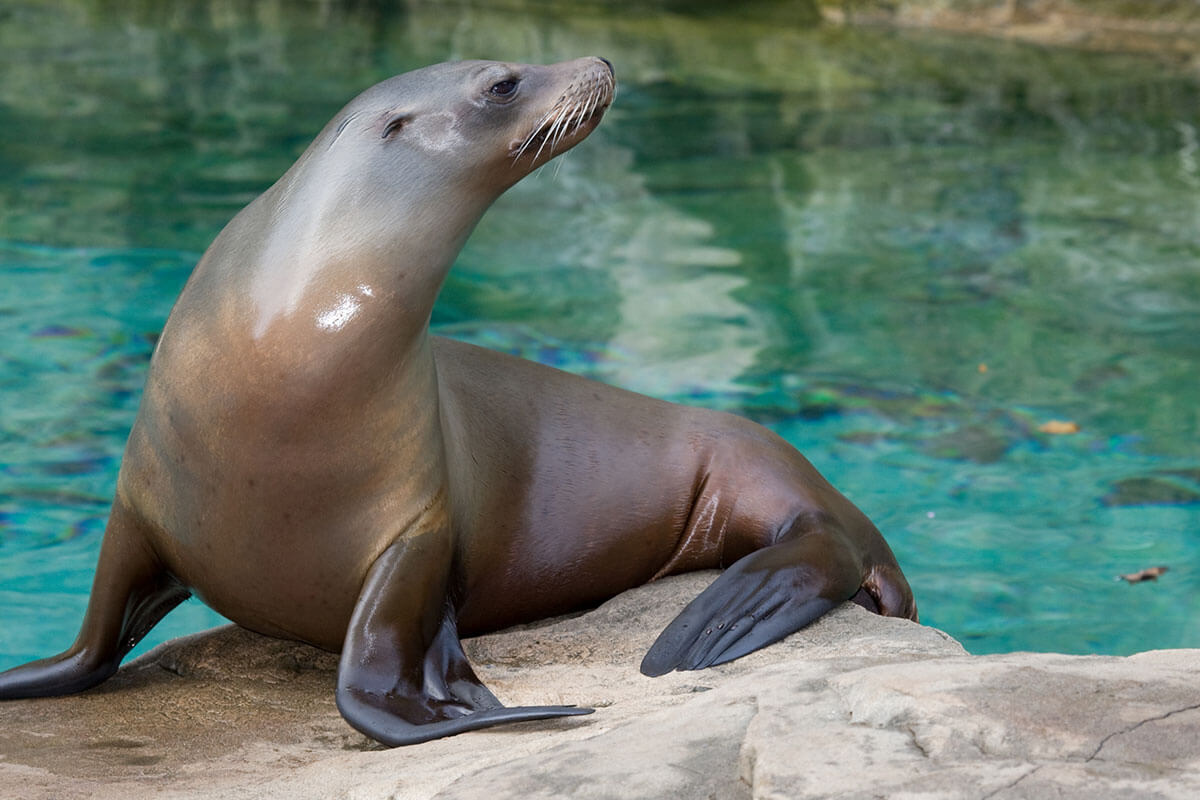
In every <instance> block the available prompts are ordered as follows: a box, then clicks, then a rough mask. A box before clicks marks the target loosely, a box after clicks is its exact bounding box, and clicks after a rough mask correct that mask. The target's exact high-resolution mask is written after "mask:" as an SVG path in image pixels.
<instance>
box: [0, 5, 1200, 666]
mask: <svg viewBox="0 0 1200 800" xmlns="http://www.w3.org/2000/svg"><path fill="white" fill-rule="evenodd" d="M102 5H103V4H100V3H97V4H95V7H96V8H97V9H101V6H102ZM534 5H535V6H536V9H537V10H538V13H536V14H532V13H525V12H522V11H520V10H517V11H513V10H509V11H508V12H505V13H501V12H489V11H487V10H486V8H474V9H467V10H462V11H461V12H455V13H454V14H450V15H449V16H447V12H445V10H444V9H443V10H442V11H441V12H440V13H435V11H436V10H430V9H426V8H425V7H424V6H423V5H421V4H419V3H418V4H412V5H411V8H410V9H409V10H408V11H407V12H405V13H404V14H399V15H397V16H394V17H391V16H386V15H379V14H377V13H368V12H361V13H359V12H346V13H343V14H338V13H336V12H331V11H329V8H328V6H327V5H326V4H320V5H313V6H304V5H301V6H297V7H295V8H294V9H293V10H292V11H291V13H284V11H282V10H281V9H282V6H281V5H280V6H277V5H276V4H273V3H263V4H260V5H258V6H257V8H258V9H259V11H258V12H250V11H244V12H241V14H240V15H239V13H234V12H230V11H229V10H228V8H227V7H225V6H222V8H225V11H224V12H221V13H218V12H216V11H212V12H209V11H205V10H204V9H206V8H207V5H206V4H204V3H199V4H196V5H195V7H194V8H193V11H192V12H190V13H183V12H178V11H174V12H167V11H164V10H162V8H161V7H158V6H151V7H148V8H147V9H145V10H143V11H142V12H140V13H139V14H134V15H131V16H130V18H129V19H119V20H113V19H111V14H110V13H108V12H104V11H103V10H102V9H101V10H97V11H91V10H89V9H91V5H90V4H89V3H86V2H80V3H64V4H63V8H64V9H67V11H61V10H56V9H55V8H54V7H53V5H52V4H47V3H39V4H35V5H31V6H29V7H23V6H20V5H17V6H14V7H13V9H12V10H9V11H6V12H5V14H4V15H0V69H3V70H4V76H5V80H3V81H0V129H2V130H3V131H4V133H3V135H2V137H0V203H3V206H2V208H3V219H2V220H0V335H2V336H3V342H4V347H3V349H2V350H0V448H2V450H0V667H5V666H10V665H12V664H15V663H18V662H20V661H23V660H26V659H30V658H34V657H38V656H44V655H49V654H51V653H54V652H57V651H59V650H61V649H62V648H63V647H65V646H66V645H67V644H68V643H69V642H70V640H71V639H72V637H73V636H74V633H75V631H76V629H77V626H78V623H79V621H80V619H81V617H82V614H83V609H84V607H85V604H86V597H87V591H88V588H89V586H90V581H91V574H92V569H93V566H94V562H95V558H96V554H97V551H98V547H99V542H100V537H101V533H102V531H103V527H104V520H105V517H106V515H107V512H108V503H109V501H110V498H111V494H112V490H113V484H114V482H115V477H116V472H117V468H118V466H119V463H120V457H121V452H122V449H123V445H124V440H125V437H126V435H127V434H128V430H129V426H130V424H131V423H132V419H133V415H134V413H135V411H136V408H137V404H138V399H139V396H140V392H141V386H142V383H143V381H144V378H145V370H146V366H147V362H148V359H149V355H150V352H151V350H152V348H153V343H154V341H155V337H156V335H157V332H158V331H159V330H160V329H161V327H162V323H163V320H164V319H165V317H166V315H167V313H168V311H169V310H170V306H171V303H172V302H173V299H174V297H175V295H176V294H177V292H178V291H179V289H180V287H181V286H182V284H183V282H184V280H185V279H186V277H187V275H188V272H189V270H190V269H191V267H192V265H193V264H194V263H195V261H196V259H197V258H198V256H199V253H200V252H201V251H202V250H203V248H204V247H205V245H206V244H207V242H208V241H209V240H211V238H212V237H213V236H214V235H215V234H216V232H217V231H218V230H219V229H220V227H221V225H222V224H224V222H225V221H226V220H227V219H228V218H229V217H230V216H232V214H233V213H235V212H236V210H237V209H238V208H240V207H241V206H242V205H244V204H245V203H246V202H248V201H249V200H250V199H251V198H253V197H254V195H255V194H257V193H258V192H259V191H261V190H262V189H263V188H265V187H266V186H267V185H269V183H270V182H271V181H272V180H274V178H275V177H277V176H278V175H279V174H280V173H281V172H282V171H283V170H284V169H285V168H286V167H287V165H288V164H289V163H290V162H291V161H292V159H293V158H294V157H295V156H296V155H297V154H298V152H299V151H300V149H302V148H303V146H304V145H305V144H306V143H307V141H308V139H309V138H311V136H312V135H313V134H314V133H315V132H316V131H317V130H318V129H319V128H320V127H321V125H322V124H323V123H324V121H325V120H326V119H327V118H328V117H329V116H331V115H332V114H333V113H334V112H335V111H336V110H337V108H339V107H340V105H341V104H342V103H344V102H345V101H346V100H348V99H349V98H350V97H351V96H353V94H354V93H356V92H357V91H358V90H359V89H361V88H363V87H365V86H367V85H369V84H370V83H372V82H374V81H376V80H378V79H381V78H383V77H386V76H387V75H389V74H392V73H394V72H398V71H403V70H405V69H408V68H412V67H415V66H419V65H420V64H423V63H429V62H434V61H439V60H445V59H448V58H457V57H467V56H483V57H505V58H510V59H512V60H531V61H551V60H557V59H560V58H567V57H574V56H576V55H580V54H587V53H600V54H603V55H606V56H608V57H609V58H610V59H611V60H613V61H614V62H615V63H616V65H617V70H618V75H619V76H620V77H621V79H622V80H621V89H620V95H619V97H618V100H617V103H616V105H615V107H614V109H613V111H612V112H611V114H610V117H609V119H607V120H606V121H605V123H604V125H603V126H601V128H600V130H599V131H597V133H596V134H594V135H593V136H592V138H591V139H590V140H589V141H588V142H586V143H585V144H584V145H583V146H581V147H580V148H578V149H577V150H576V151H574V152H572V153H571V154H570V155H569V156H568V157H567V158H566V159H565V160H564V161H563V163H562V164H561V165H557V166H551V167H549V168H547V169H544V170H543V171H542V172H540V173H538V174H537V175H535V176H533V177H532V178H530V179H528V180H527V181H526V182H524V183H523V184H521V185H520V186H518V187H517V188H516V189H515V190H513V191H512V192H510V194H509V195H508V196H506V197H505V198H504V199H502V201H501V203H500V204H498V205H497V206H496V207H495V208H494V209H493V210H492V211H491V212H490V214H489V216H488V217H487V218H486V219H485V221H484V223H483V224H482V225H481V226H480V228H479V229H478V231H477V232H476V235H475V236H474V238H473V239H472V241H471V242H470V244H469V245H468V247H467V249H466V251H465V252H464V253H463V255H462V257H461V259H460V262H459V264H458V265H457V266H456V268H455V271H454V272H453V274H452V275H451V278H450V280H449V282H448V284H447V287H446V289H445V290H444V292H443V295H442V297H441V300H440V301H439V305H438V308H437V310H436V313H435V320H434V321H435V326H436V328H437V329H438V330H439V331H440V332H441V333H443V334H446V335H450V336H456V337H460V338H464V339H467V340H470V341H474V342H477V343H480V344H484V345H487V346H489V347H493V348H496V349H499V350H505V351H508V352H512V353H516V354H519V355H523V356H525V357H528V358H534V359H537V360H540V361H543V362H546V363H550V364H553V365H555V366H559V367H562V368H565V369H569V370H572V371H575V372H579V373H581V374H584V375H588V376H591V377H595V378H598V379H601V380H605V381H610V382H613V383H617V384H619V385H622V386H626V387H629V388H633V389H636V390H639V391H643V392H647V393H650V394H654V395H657V396H661V397H666V398H669V399H673V400H677V401H679V402H684V403H694V404H701V405H706V406H713V407H719V408H723V409H728V410H731V411H735V412H738V413H742V414H746V415H748V416H751V417H753V418H755V419H757V420H759V421H761V422H763V423H764V424H767V425H769V426H770V427H772V428H773V429H775V430H776V431H778V432H779V433H781V434H782V435H784V436H785V437H787V438H788V439H789V440H790V441H791V442H793V443H794V444H795V445H796V446H797V447H799V448H800V449H801V450H802V451H804V452H805V453H806V454H807V455H808V457H809V458H810V459H811V460H812V461H813V462H814V463H815V464H816V465H817V466H818V467H819V468H820V469H821V470H822V471H823V472H824V473H825V474H826V475H827V476H828V477H829V478H830V479H831V480H832V481H833V482H834V483H835V484H836V485H837V486H839V487H840V488H841V489H842V491H844V492H845V493H846V494H847V495H848V496H849V497H850V498H851V499H853V500H854V501H855V502H856V503H858V504H859V505H860V506H861V507H862V508H863V509H864V510H865V511H867V513H868V514H869V515H870V516H871V517H872V518H873V519H874V520H875V521H876V523H877V524H878V525H879V527H880V528H881V529H882V530H883V531H884V533H885V535H886V536H887V538H888V539H889V541H890V542H891V543H892V546H893V548H894V549H895V551H896V553H897V556H898V557H899V559H900V561H901V563H902V564H903V566H904V568H905V571H906V573H907V574H908V576H909V579H910V581H911V582H912V584H913V587H914V589H915V590H916V593H917V596H918V600H919V603H920V607H921V611H922V617H923V620H924V621H925V622H927V623H929V624H932V625H936V626H938V627H940V628H943V629H945V630H946V631H948V632H949V633H951V634H952V635H953V636H955V637H957V638H958V639H960V640H961V641H962V642H963V643H964V644H965V645H966V646H967V647H968V649H970V650H971V651H973V652H977V653H983V652H996V651H1007V650H1014V649H1033V650H1058V651H1065V652H1090V653H1129V652H1133V651H1137V650H1143V649H1149V648H1164V647H1198V646H1200V622H1197V619H1196V614H1195V611H1196V600H1195V598H1196V597H1197V596H1200V595H1198V589H1200V571H1198V570H1197V568H1196V564H1197V559H1198V557H1200V448H1198V445H1200V411H1198V408H1200V403H1198V400H1200V397H1198V395H1200V381H1198V379H1197V373H1198V370H1200V171H1198V168H1197V161H1198V159H1200V153H1198V152H1197V134H1198V129H1200V81H1198V80H1197V77H1196V76H1195V74H1194V73H1192V74H1188V73H1185V72H1179V71H1176V70H1174V69H1173V68H1172V67H1171V66H1170V65H1163V64H1159V63H1155V62H1148V61H1144V60H1137V59H1131V58H1125V57H1119V56H1095V55H1085V54H1078V53H1069V52H1049V51H1042V50H1037V49H1032V48H1024V47H1019V46H1015V45H1005V44H996V43H990V42H980V41H975V40H970V39H954V38H945V37H936V36H927V35H917V34H905V35H897V34H890V33H887V32H880V31H857V32H855V31H837V30H808V29H805V28H803V27H802V26H801V25H800V24H799V23H793V22H791V21H789V20H787V19H785V18H781V17H779V16H776V17H773V18H772V19H769V20H761V19H756V18H755V17H753V16H752V15H741V16H725V17H722V16H719V15H716V14H710V15H708V16H704V17H696V18H689V17H681V16H672V17H667V16H663V15H661V14H659V13H658V12H655V11H653V10H652V9H651V10H646V11H643V12H638V13H639V14H640V15H641V16H633V17H631V16H630V15H629V14H628V13H625V14H620V15H618V14H616V13H615V12H608V11H606V10H605V9H604V8H602V7H591V6H582V8H583V9H585V10H584V11H582V12H580V11H578V10H575V11H572V12H571V13H569V14H568V13H567V12H565V11H560V10H559V6H558V5H556V4H554V3H539V4H534ZM213 7H214V8H216V7H217V4H214V6H213ZM516 7H517V8H518V9H520V8H521V4H516ZM531 7H532V6H531ZM189 8H191V6H189ZM289 8H292V7H291V6H289ZM264 9H265V10H264ZM297 9H298V10H297ZM728 13H732V12H728ZM535 19H536V21H532V20H535ZM1050 420H1060V421H1064V422H1070V423H1075V424H1076V425H1078V426H1079V432H1078V433H1074V434H1058V435H1056V434H1050V433H1044V432H1042V431H1041V430H1040V429H1039V428H1040V426H1042V425H1043V424H1044V423H1046V422H1048V421H1050ZM1156 565H1167V566H1169V567H1170V571H1169V572H1168V573H1166V574H1165V575H1164V576H1163V577H1162V578H1161V579H1160V580H1159V581H1158V582H1157V583H1145V584H1139V585H1128V584H1126V583H1124V582H1121V581H1118V580H1116V578H1115V576H1116V575H1117V574H1118V573H1124V572H1132V571H1135V570H1138V569H1141V568H1144V567H1148V566H1156ZM219 621H220V619H219V618H218V617H217V616H216V615H215V614H213V613H212V612H210V611H208V610H207V609H205V608H204V607H203V606H202V605H200V604H199V603H198V602H195V601H191V602H189V603H187V604H185V605H184V606H183V607H181V608H180V609H178V610H176V611H175V612H173V613H172V614H171V615H170V617H168V619H167V621H165V622H164V623H163V624H162V625H160V627H159V628H158V629H156V630H155V631H154V632H153V634H152V635H151V637H150V638H149V640H148V643H147V645H143V649H144V647H146V646H148V645H149V644H153V643H157V642H159V641H162V640H163V639H165V638H168V637H170V636H175V635H179V634H181V633H185V632H190V631H194V630H198V629H201V628H203V627H206V626H209V625H212V624H217V623H218V622H219Z"/></svg>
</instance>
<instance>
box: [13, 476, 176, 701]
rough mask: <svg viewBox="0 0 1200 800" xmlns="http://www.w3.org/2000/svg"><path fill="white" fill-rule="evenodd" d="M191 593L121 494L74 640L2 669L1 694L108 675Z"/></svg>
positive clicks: (72, 687) (68, 687)
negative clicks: (166, 565) (61, 648)
mask: <svg viewBox="0 0 1200 800" xmlns="http://www.w3.org/2000/svg"><path fill="white" fill-rule="evenodd" d="M189 595H190V593H189V592H188V590H187V589H185V588H184V587H183V586H182V585H181V584H180V583H179V582H178V581H177V580H176V579H175V578H174V577H173V576H171V575H170V574H169V573H168V572H167V571H166V570H165V569H164V568H163V566H162V563H161V562H160V561H159V559H158V556H157V555H156V554H155V553H154V551H153V549H152V548H151V547H150V545H149V543H148V542H147V540H146V537H145V536H144V535H143V532H142V531H141V530H140V528H139V526H138V523H137V522H135V518H134V516H133V514H131V513H130V512H129V511H127V510H126V508H125V506H124V504H123V503H122V502H121V500H120V499H119V498H118V499H117V501H116V502H114V503H113V509H112V513H111V514H110V515H109V518H108V526H107V527H106V528H105V530H104V541H103V543H102V544H101V545H100V560H99V562H98V564H97V566H96V577H95V579H94V580H93V582H92V593H91V596H90V597H89V599H88V608H87V614H86V615H85V616H84V618H83V625H82V626H81V628H80V630H79V635H78V636H77V637H76V638H75V643H74V644H72V645H71V647H70V648H69V649H67V650H64V651H63V652H61V653H59V654H58V655H56V656H51V657H50V658H43V659H41V660H39V661H32V662H30V663H28V664H22V665H21V666H19V667H13V668H12V669H10V670H7V671H5V672H3V673H0V700H16V699H18V698H24V697H55V696H58V695H64V694H74V693H75V692H82V691H83V690H84V689H90V688H91V687H93V686H95V685H96V684H98V683H100V682H102V681H104V680H106V679H107V678H110V677H111V676H112V675H113V673H115V672H116V671H117V667H118V666H120V664H121V659H122V658H124V657H125V656H126V654H127V653H129V651H130V650H132V649H133V648H134V646H135V645H136V644H137V643H138V642H139V641H141V639H142V637H143V636H145V635H146V634H147V633H149V632H150V629H151V628H153V627H154V626H155V625H156V624H158V621H159V620H161V619H162V618H163V617H164V616H166V614H167V612H169V611H170V610H171V609H173V608H175V606H177V605H179V604H180V603H182V602H183V601H184V600H186V599H187V598H188V597H189Z"/></svg>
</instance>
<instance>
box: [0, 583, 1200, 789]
mask: <svg viewBox="0 0 1200 800" xmlns="http://www.w3.org/2000/svg"><path fill="white" fill-rule="evenodd" d="M713 576H714V573H694V574H691V575H684V576H679V577H675V578H669V579H666V580H662V581H659V582H657V583H654V584H651V585H649V586H644V587H641V588H638V589H634V590H632V591H630V592H627V593H625V594H623V595H621V596H619V597H617V598H615V599H613V600H611V601H610V602H608V603H606V604H604V605H603V606H601V607H600V608H598V609H596V610H594V611H591V612H589V613H586V614H582V615H578V616H574V617H567V618H559V619H555V620H550V621H547V622H544V623H540V624H537V625H530V626H526V627H523V628H517V629H512V630H509V631H504V632H501V633H498V634H493V635H489V636H483V637H479V638H476V639H473V640H470V641H468V642H467V650H468V653H469V655H470V656H471V658H472V660H473V661H474V663H475V664H476V665H477V667H478V671H479V673H480V674H481V676H482V677H483V679H484V680H485V681H486V682H487V683H488V684H489V685H490V686H491V687H492V688H493V690H494V691H495V692H496V693H497V694H498V695H499V696H500V698H501V699H502V700H504V701H506V702H508V703H513V704H520V703H563V702H566V703H579V704H585V705H591V706H594V707H595V708H596V713H595V714H593V715H591V716H588V717H576V718H571V719H560V720H552V721H545V722H532V723H522V724H518V725H510V726H507V727H500V728H492V729H489V730H484V731H477V732H473V733H468V734H464V735H461V736H456V737H452V738H450V739H443V740H439V741H435V742H429V743H427V744H423V745H418V746H415V747H407V748H399V749H395V750H387V749H384V748H382V747H380V746H378V745H376V744H375V743H373V742H371V741H369V740H367V739H366V738H365V737H363V736H361V735H359V734H358V733H356V732H355V731H353V730H352V729H350V728H349V727H348V726H347V725H346V724H345V723H344V722H343V721H342V720H341V718H340V717H339V716H338V713H337V710H336V708H335V707H334V702H333V687H334V679H335V670H336V666H337V659H336V657H335V656H333V655H331V654H328V653H323V652H320V651H318V650H314V649H313V648H310V647H307V646H304V645H299V644H294V643H290V642H283V641H279V640H274V639H267V638H264V637H261V636H257V635H255V634H252V633H248V632H246V631H243V630H240V629H238V628H235V627H232V626H231V627H226V628H220V629H217V630H215V631H211V632H207V633H203V634H199V635H196V636H192V637H188V638H185V639H179V640H176V641H173V642H169V643H167V644H166V645H163V646H162V647H159V648H158V649H156V650H154V651H153V652H151V653H149V654H147V655H145V656H143V657H142V658H139V659H137V660H136V661H134V662H132V663H130V664H129V665H127V666H126V667H125V668H123V669H122V670H121V672H120V673H119V674H118V675H117V676H116V677H115V678H113V679H112V680H110V681H109V682H108V683H106V684H104V685H103V686H101V687H100V688H98V689H96V690H93V691H91V692H87V693H85V694H82V695H77V696H75V697H67V698H52V699H47V700H30V701H12V702H8V703H4V704H0V787H4V791H3V792H0V794H3V795H4V796H5V797H8V796H10V795H12V796H15V797H20V798H29V800H39V799H40V798H56V800H58V799H61V798H68V799H69V798H77V797H78V798H85V797H86V798H98V800H106V799H108V798H111V799H113V800H117V799H119V800H134V799H135V798H142V797H155V798H159V797H166V798H191V797H197V798H200V797H203V798H217V799H218V800H219V799H220V798H239V799H241V798H251V799H254V798H277V797H288V798H300V799H303V798H329V797H339V798H353V799H355V800H371V799H373V798H398V799H399V800H409V799H410V798H411V799H413V800H415V799H416V798H433V797H438V798H456V799H457V798H463V799H464V800H467V799H469V798H486V800H501V799H502V798H508V797H513V798H516V797H528V798H551V797H553V798H560V797H574V798H608V797H623V798H658V797H687V798H703V797H712V798H772V799H775V798H804V797H828V796H831V795H837V796H845V797H864V798H865V797H879V796H888V797H894V796H901V795H917V794H921V795H926V794H928V795H930V796H943V797H979V798H983V797H993V796H994V797H1045V796H1055V797H1058V796H1063V797H1080V798H1083V797H1088V798H1098V797H1099V798H1103V797H1114V798H1115V797H1118V796H1120V797H1127V796H1130V795H1131V794H1133V793H1134V792H1138V793H1143V794H1145V793H1149V794H1151V795H1153V796H1161V797H1194V796H1200V653H1198V652H1196V651H1162V652H1152V653H1142V654H1139V655H1137V656H1132V657H1130V658H1112V657H1072V656H1062V655H1051V654H1029V653H1019V654H1009V655H1003V656H988V657H974V656H969V655H967V654H966V653H965V652H964V651H963V649H962V647H961V646H960V645H959V644H958V643H957V642H955V641H954V640H953V639H951V638H950V637H948V636H946V635H945V634H944V633H941V632H940V631H937V630H934V629H932V628H928V627H923V626H921V625H917V624H914V623H911V622H907V621H904V620H896V619H884V618H881V617H877V616H874V615H872V614H868V613H867V612H865V611H863V610H862V609H860V608H858V607H857V606H852V605H847V606H844V607H842V608H840V609H838V610H837V611H835V612H834V613H832V614H830V615H829V616H827V617H826V618H824V619H822V620H820V621H818V622H817V623H816V624H814V625H812V626H810V627H809V628H807V629H805V630H803V631H801V632H799V633H797V634H795V635H793V636H791V637H789V638H788V639H786V640H785V641H783V642H780V643H778V644H776V645H773V646H771V647H769V648H766V649H765V650H762V651H759V652H758V653H754V654H752V655H750V656H748V657H746V658H744V659H741V660H739V661H736V662H734V663H732V664H726V665H722V666H720V667H716V668H714V669H710V670H704V671H701V672H676V673H672V674H670V675H666V676H664V677H662V678H654V679H651V678H645V677H643V676H642V675H640V674H639V673H638V671H637V666H638V663H639V661H640V659H641V657H642V654H643V653H644V652H645V650H646V648H647V647H648V646H649V645H650V643H651V642H652V641H653V639H654V637H655V635H657V633H658V631H659V630H660V629H661V628H662V626H664V625H665V624H666V623H667V621H669V620H670V619H671V617H673V616H674V614H675V613H677V612H678V611H679V609H681V608H682V607H683V605H684V604H685V603H686V602H687V601H688V600H690V599H691V598H692V597H694V596H695V594H696V593H697V592H698V591H699V590H700V589H701V588H703V586H704V585H706V583H707V582H708V581H711V580H712V578H713Z"/></svg>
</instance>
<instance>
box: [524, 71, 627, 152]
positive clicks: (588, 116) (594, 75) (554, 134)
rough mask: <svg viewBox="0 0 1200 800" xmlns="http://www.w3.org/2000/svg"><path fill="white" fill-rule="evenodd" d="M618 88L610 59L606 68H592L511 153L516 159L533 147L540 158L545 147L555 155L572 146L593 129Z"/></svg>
mask: <svg viewBox="0 0 1200 800" xmlns="http://www.w3.org/2000/svg"><path fill="white" fill-rule="evenodd" d="M615 89H616V81H615V79H614V78H613V73H612V68H611V67H609V66H608V64H607V62H606V63H605V65H604V67H602V68H598V69H595V70H590V71H589V72H588V74H587V75H585V76H584V77H583V78H582V79H580V80H576V81H575V82H573V83H572V84H571V85H570V86H569V87H568V88H567V90H566V91H565V92H563V93H562V95H561V96H560V97H559V98H558V100H557V101H555V103H554V105H553V106H551V107H550V110H549V111H547V112H546V113H545V114H543V115H542V116H541V118H540V119H538V121H537V122H536V123H534V125H533V129H532V130H531V131H530V132H529V135H527V136H526V137H525V138H524V139H522V140H520V141H519V142H518V143H516V144H515V145H514V146H513V148H512V149H511V150H510V151H509V153H508V155H509V157H510V158H512V159H513V161H514V162H515V161H517V160H519V159H520V158H521V156H523V155H525V154H526V153H528V152H531V151H532V153H533V161H535V162H536V161H537V160H538V159H539V158H540V157H541V155H542V153H543V151H544V152H545V153H546V157H547V158H553V157H554V156H555V155H557V154H558V153H560V152H562V150H566V149H568V148H569V147H570V146H571V145H573V144H575V143H576V142H577V141H579V140H580V139H582V138H583V137H582V136H579V135H578V134H579V133H580V131H584V129H587V132H590V130H591V128H594V127H595V126H596V123H598V122H599V121H600V117H601V116H603V114H604V112H605V111H606V110H607V109H608V107H609V105H611V104H612V99H613V92H614V90H615ZM584 135H586V132H585V134H584ZM564 142H568V143H569V144H568V146H567V147H564V148H561V149H560V145H562V144H563V143H564ZM535 145H536V148H535Z"/></svg>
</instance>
